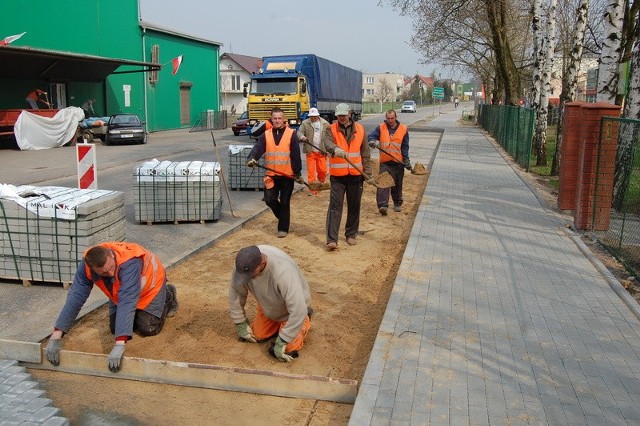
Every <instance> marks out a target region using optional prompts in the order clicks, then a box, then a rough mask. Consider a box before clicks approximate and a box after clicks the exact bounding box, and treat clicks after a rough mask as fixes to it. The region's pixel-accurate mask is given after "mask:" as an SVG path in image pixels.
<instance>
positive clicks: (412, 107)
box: [400, 101, 417, 112]
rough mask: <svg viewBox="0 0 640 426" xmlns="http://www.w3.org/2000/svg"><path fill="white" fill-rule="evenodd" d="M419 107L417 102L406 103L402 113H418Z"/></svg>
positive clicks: (403, 105) (401, 110)
mask: <svg viewBox="0 0 640 426" xmlns="http://www.w3.org/2000/svg"><path fill="white" fill-rule="evenodd" d="M416 110H417V106H416V102H415V101H404V103H403V104H402V109H400V112H416Z"/></svg>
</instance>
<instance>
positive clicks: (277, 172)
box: [256, 164, 318, 195]
mask: <svg viewBox="0 0 640 426" xmlns="http://www.w3.org/2000/svg"><path fill="white" fill-rule="evenodd" d="M256 167H260V168H261V169H265V170H269V171H270V172H273V173H275V174H277V175H279V176H284V177H288V178H291V179H295V176H292V175H288V174H286V173H280V172H279V171H277V170H276V169H272V168H271V167H267V166H263V165H261V164H256ZM302 183H304V185H305V186H306V187H307V188H309V191H311V192H312V193H313V194H314V195H315V194H317V193H318V191H317V190H316V189H314V188H312V187H311V186H310V185H309V184H308V183H307V182H305V181H302Z"/></svg>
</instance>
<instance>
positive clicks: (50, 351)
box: [46, 339, 62, 367]
mask: <svg viewBox="0 0 640 426" xmlns="http://www.w3.org/2000/svg"><path fill="white" fill-rule="evenodd" d="M61 349H62V339H49V344H48V345H47V352H46V354H47V359H48V360H49V362H50V363H51V364H53V365H55V366H56V367H57V366H58V365H60V350H61Z"/></svg>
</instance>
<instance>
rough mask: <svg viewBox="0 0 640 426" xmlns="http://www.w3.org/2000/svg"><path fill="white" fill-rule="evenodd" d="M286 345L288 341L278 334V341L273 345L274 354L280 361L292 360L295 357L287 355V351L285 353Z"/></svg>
mask: <svg viewBox="0 0 640 426" xmlns="http://www.w3.org/2000/svg"><path fill="white" fill-rule="evenodd" d="M286 346H287V342H285V341H284V340H282V339H281V338H280V336H278V338H277V339H276V343H275V345H274V346H273V354H274V355H275V357H276V358H278V361H282V362H291V361H292V360H293V357H292V356H291V355H287V354H286V353H284V348H285V347H286Z"/></svg>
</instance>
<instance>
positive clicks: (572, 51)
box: [551, 0, 589, 176]
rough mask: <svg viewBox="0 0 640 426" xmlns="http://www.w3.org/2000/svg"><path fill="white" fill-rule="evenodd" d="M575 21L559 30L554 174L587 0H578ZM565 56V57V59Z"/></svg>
mask: <svg viewBox="0 0 640 426" xmlns="http://www.w3.org/2000/svg"><path fill="white" fill-rule="evenodd" d="M558 15H559V16H567V15H569V14H568V13H559V14H558ZM575 17H576V18H575V21H574V20H568V21H563V25H562V30H561V34H562V37H561V40H562V42H561V46H562V48H561V50H560V51H561V53H562V58H563V66H562V91H561V92H560V105H559V108H558V110H559V114H558V126H557V127H556V149H555V152H554V154H553V161H552V163H551V175H553V176H555V175H557V174H558V173H559V172H560V160H561V158H560V153H561V149H562V124H563V123H562V121H563V117H564V107H565V104H566V103H567V102H573V101H575V100H576V92H577V86H578V72H579V71H580V64H581V62H582V51H583V46H584V36H585V30H586V28H587V20H588V18H589V0H580V1H579V3H578V7H577V10H576V13H575ZM572 32H573V40H572V42H571V45H570V46H569V45H568V43H565V42H564V40H566V39H568V38H569V37H568V35H569V34H571V33H572ZM565 58H566V59H565Z"/></svg>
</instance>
